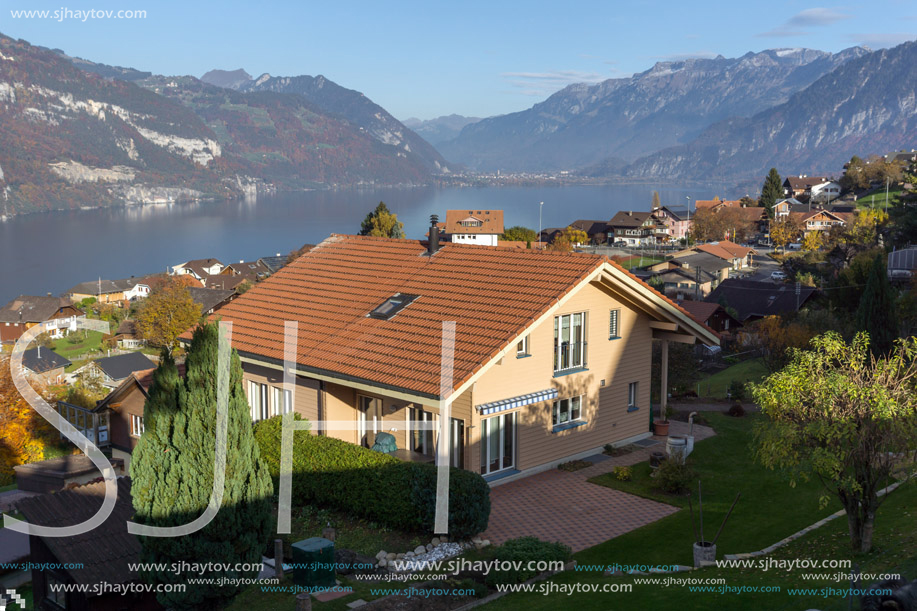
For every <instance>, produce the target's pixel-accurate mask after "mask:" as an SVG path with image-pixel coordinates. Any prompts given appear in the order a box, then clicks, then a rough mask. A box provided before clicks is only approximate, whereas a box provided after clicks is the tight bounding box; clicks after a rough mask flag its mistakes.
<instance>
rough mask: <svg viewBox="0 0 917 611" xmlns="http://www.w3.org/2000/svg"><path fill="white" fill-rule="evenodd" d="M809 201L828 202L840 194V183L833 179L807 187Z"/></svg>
mask: <svg viewBox="0 0 917 611" xmlns="http://www.w3.org/2000/svg"><path fill="white" fill-rule="evenodd" d="M809 193H810V195H809V201H811V202H820V203H828V202H830V201H832V200H835V199H837V198H838V197H840V196H841V185H840V183H838V182H835V181H833V180H826V181H825V182H820V183H818V184H816V185H812V187H811V188H810V189H809Z"/></svg>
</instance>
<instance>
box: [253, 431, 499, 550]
mask: <svg viewBox="0 0 917 611" xmlns="http://www.w3.org/2000/svg"><path fill="white" fill-rule="evenodd" d="M296 419H297V420H299V419H300V416H299V415H298V414H297V415H296ZM255 439H256V440H257V442H258V444H259V445H260V446H261V458H262V459H263V460H264V461H265V463H266V464H267V466H268V470H269V471H270V473H271V476H272V477H273V478H274V482H275V483H274V490H275V494H276V493H278V492H279V490H280V486H279V482H278V479H279V473H280V446H281V416H275V417H274V418H271V419H269V420H263V421H261V422H259V423H258V424H256V425H255ZM292 500H293V503H294V504H295V505H308V504H315V505H319V506H327V507H334V508H337V509H340V510H343V511H346V512H348V513H350V514H353V515H356V516H359V517H363V518H366V519H368V520H373V521H376V522H379V523H381V524H383V525H386V526H389V527H392V528H398V529H401V530H419V529H422V530H425V531H427V532H432V531H433V526H434V517H435V513H436V467H434V466H433V465H429V464H420V463H409V462H403V461H400V460H398V459H397V458H394V457H392V456H389V455H388V454H383V453H381V452H374V451H372V450H369V449H367V448H364V447H362V446H358V445H355V444H352V443H348V442H346V441H341V440H340V439H334V438H332V437H326V436H323V435H311V434H308V433H306V432H299V431H297V432H296V433H294V435H293V485H292ZM489 518H490V488H489V487H488V486H487V482H485V481H484V478H482V477H481V476H480V475H479V474H477V473H472V472H471V471H465V470H463V469H455V468H452V469H451V471H450V474H449V536H450V537H451V538H454V539H462V538H468V537H471V536H473V535H476V534H478V533H480V532H483V531H485V530H486V529H487V522H488V520H489Z"/></svg>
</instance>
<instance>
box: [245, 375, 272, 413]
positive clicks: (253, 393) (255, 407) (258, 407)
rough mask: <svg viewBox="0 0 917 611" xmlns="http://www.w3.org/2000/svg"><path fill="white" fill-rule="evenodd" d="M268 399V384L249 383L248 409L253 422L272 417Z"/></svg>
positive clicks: (250, 381) (251, 381)
mask: <svg viewBox="0 0 917 611" xmlns="http://www.w3.org/2000/svg"><path fill="white" fill-rule="evenodd" d="M268 399H269V395H268V392H267V384H261V383H260V382H255V381H254V380H249V381H248V408H249V412H250V415H251V417H252V422H260V421H261V420H267V419H268V418H270V417H271V414H270V405H269V404H268Z"/></svg>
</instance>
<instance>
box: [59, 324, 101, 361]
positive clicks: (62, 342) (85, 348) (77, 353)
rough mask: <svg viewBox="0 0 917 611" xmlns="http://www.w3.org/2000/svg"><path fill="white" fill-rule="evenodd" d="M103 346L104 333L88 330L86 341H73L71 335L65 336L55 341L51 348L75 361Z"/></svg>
mask: <svg viewBox="0 0 917 611" xmlns="http://www.w3.org/2000/svg"><path fill="white" fill-rule="evenodd" d="M101 348H102V334H101V333H99V332H98V331H87V338H86V340H85V341H81V342H79V343H73V342H72V341H70V338H69V337H63V338H61V339H59V340H57V341H55V342H54V344H53V345H52V346H51V349H52V350H54V352H56V353H58V354H59V355H61V356H62V357H64V358H65V359H67V360H70V361H73V360H75V359H78V358H79V357H81V356H83V355H84V354H87V353H89V352H97V351H99V350H101Z"/></svg>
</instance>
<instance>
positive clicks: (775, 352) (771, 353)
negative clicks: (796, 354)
mask: <svg viewBox="0 0 917 611" xmlns="http://www.w3.org/2000/svg"><path fill="white" fill-rule="evenodd" d="M742 335H743V343H744V344H745V345H752V346H754V347H756V348H757V349H758V350H759V351H760V352H761V357H762V360H763V361H764V365H765V367H767V369H768V371H772V372H773V371H778V370H779V369H781V368H783V366H784V365H786V364H787V362H788V361H789V359H790V351H791V350H792V349H798V350H802V349H804V348H805V347H806V346H808V345H809V341H810V340H811V339H812V337H813V336H814V335H815V331H814V330H813V329H812V328H811V327H810V326H808V325H806V324H803V323H802V322H800V321H790V320H787V319H786V318H785V317H783V316H765V317H764V318H762V319H761V320H758V321H755V322H754V323H752V324H751V325H748V326H747V327H745V329H744V330H743V331H742Z"/></svg>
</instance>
